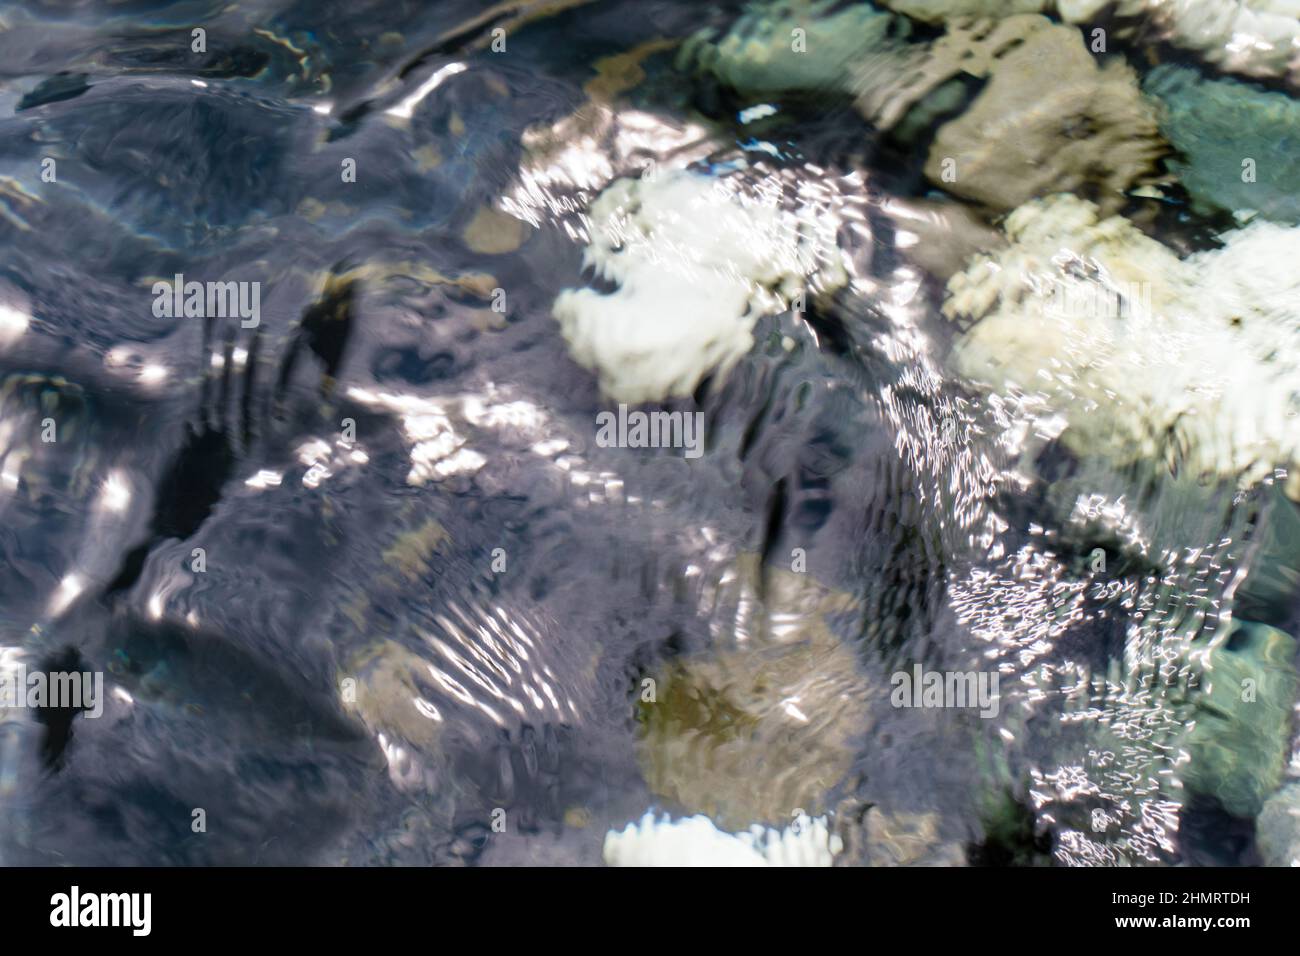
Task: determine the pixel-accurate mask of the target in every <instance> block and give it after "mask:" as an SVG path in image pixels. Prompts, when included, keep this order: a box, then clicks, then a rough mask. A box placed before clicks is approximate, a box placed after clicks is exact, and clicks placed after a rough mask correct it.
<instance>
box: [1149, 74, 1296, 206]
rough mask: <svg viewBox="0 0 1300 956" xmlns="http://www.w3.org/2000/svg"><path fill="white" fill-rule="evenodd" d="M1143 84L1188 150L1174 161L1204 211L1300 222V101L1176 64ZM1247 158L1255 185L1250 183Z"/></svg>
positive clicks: (1172, 137) (1173, 136) (1170, 135)
mask: <svg viewBox="0 0 1300 956" xmlns="http://www.w3.org/2000/svg"><path fill="white" fill-rule="evenodd" d="M1143 89H1144V90H1145V92H1146V93H1147V94H1149V95H1151V96H1154V97H1156V98H1158V99H1159V100H1160V101H1161V102H1162V103H1163V109H1162V110H1161V120H1160V129H1161V132H1162V133H1164V136H1165V138H1166V139H1168V140H1169V141H1170V142H1171V143H1172V144H1173V145H1174V146H1175V147H1177V149H1178V150H1179V151H1180V152H1181V153H1182V155H1183V159H1170V160H1168V165H1169V168H1170V170H1171V171H1172V172H1174V173H1175V174H1176V175H1177V176H1178V177H1179V178H1180V179H1181V180H1182V183H1183V185H1184V186H1185V187H1186V188H1187V191H1188V192H1189V193H1190V194H1191V196H1192V199H1193V205H1194V206H1195V208H1196V209H1197V211H1198V212H1212V211H1214V210H1227V211H1228V212H1240V211H1245V210H1254V211H1256V212H1258V213H1259V214H1260V215H1261V216H1263V217H1264V218H1266V219H1271V220H1274V221H1276V222H1286V223H1300V102H1298V101H1296V100H1294V99H1292V98H1291V97H1289V96H1287V95H1286V94H1285V93H1275V92H1268V91H1266V90H1264V89H1263V88H1261V87H1259V86H1256V85H1254V84H1251V83H1242V82H1240V81H1238V80H1232V79H1226V78H1221V79H1205V78H1203V77H1202V76H1201V75H1200V74H1199V73H1197V72H1196V71H1195V70H1193V69H1189V68H1188V67H1183V66H1174V65H1165V66H1160V67H1157V68H1156V69H1154V70H1152V71H1151V73H1150V74H1149V75H1148V76H1147V78H1146V81H1145V83H1144V84H1143ZM1246 160H1253V163H1254V169H1253V175H1254V180H1255V181H1254V182H1246V181H1244V180H1243V177H1244V176H1245V175H1246V170H1247V166H1244V165H1243V164H1244V163H1245V161H1246Z"/></svg>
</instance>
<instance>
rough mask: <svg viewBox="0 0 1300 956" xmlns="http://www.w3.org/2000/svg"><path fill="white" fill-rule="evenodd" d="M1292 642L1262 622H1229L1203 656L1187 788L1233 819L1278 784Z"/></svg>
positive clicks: (1290, 694) (1292, 691) (1291, 689)
mask: <svg viewBox="0 0 1300 956" xmlns="http://www.w3.org/2000/svg"><path fill="white" fill-rule="evenodd" d="M1295 650H1296V642H1295V640H1294V639H1292V638H1291V637H1290V635H1288V634H1286V633H1284V632H1283V631H1279V630H1278V629H1277V628H1275V627H1269V626H1268V625H1267V624H1256V623H1253V622H1249V621H1240V620H1237V621H1233V624H1232V629H1231V631H1230V632H1229V633H1228V636H1227V638H1226V639H1225V640H1222V641H1221V642H1219V643H1217V644H1216V646H1214V647H1212V648H1211V649H1210V650H1209V651H1208V652H1207V654H1206V658H1205V663H1204V670H1203V674H1202V677H1201V688H1200V692H1199V694H1198V695H1197V697H1196V698H1195V701H1194V705H1195V708H1194V711H1193V718H1192V719H1193V726H1192V729H1191V730H1190V731H1189V733H1188V735H1187V738H1186V741H1185V748H1186V750H1187V752H1188V754H1189V755H1190V756H1191V762H1190V763H1189V764H1188V766H1187V768H1186V770H1185V771H1184V773H1183V783H1184V784H1186V786H1187V788H1188V790H1189V791H1191V792H1193V793H1200V794H1204V795H1206V796H1211V797H1214V798H1215V799H1217V800H1218V801H1219V803H1220V804H1222V806H1223V808H1224V809H1225V810H1227V811H1228V812H1229V813H1231V814H1232V815H1233V816H1238V817H1254V816H1257V815H1258V814H1259V812H1260V810H1261V808H1262V807H1263V805H1264V801H1265V800H1266V799H1267V798H1268V797H1269V795H1270V794H1272V793H1273V792H1274V791H1275V790H1277V788H1278V786H1279V785H1280V784H1281V782H1282V773H1283V770H1284V769H1285V765H1286V756H1287V742H1288V739H1289V732H1290V724H1291V708H1292V706H1293V704H1294V701H1295V695H1296V672H1295V669H1294V667H1293V665H1292V661H1293V658H1294V655H1295Z"/></svg>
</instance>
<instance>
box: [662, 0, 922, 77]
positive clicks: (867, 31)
mask: <svg viewBox="0 0 1300 956" xmlns="http://www.w3.org/2000/svg"><path fill="white" fill-rule="evenodd" d="M834 7H835V3H834V2H833V0H779V2H775V3H756V4H751V5H750V6H748V7H747V8H746V9H745V12H744V13H743V14H742V15H741V17H740V18H739V19H738V20H737V21H736V22H735V24H733V25H732V27H731V29H730V30H729V31H728V32H727V33H726V34H725V35H724V36H723V37H721V38H720V39H717V40H716V41H715V40H714V36H713V33H712V32H711V31H703V32H701V33H699V34H696V35H695V36H694V37H692V38H691V39H690V40H689V41H688V42H687V43H686V44H685V45H684V46H683V48H682V51H681V53H680V54H679V56H678V60H677V65H678V67H679V68H682V69H688V68H692V67H693V68H695V69H698V70H700V71H701V72H704V73H709V74H712V75H713V76H715V77H717V79H718V80H719V81H720V82H722V83H724V84H725V85H727V86H729V87H731V88H732V89H736V90H741V91H744V92H747V93H788V92H794V91H817V90H822V91H825V90H838V89H840V88H841V87H842V86H843V83H844V80H845V78H846V77H847V76H849V73H850V70H851V68H852V67H853V66H854V65H855V64H857V63H859V62H860V61H861V60H862V59H863V58H864V57H867V56H868V55H870V54H871V53H873V52H874V51H877V50H880V49H882V48H883V47H885V46H886V45H887V39H888V37H889V35H890V33H891V31H892V30H897V29H898V27H899V26H900V21H899V20H898V18H897V17H894V16H892V15H890V14H889V13H884V12H881V11H878V10H876V9H875V8H873V7H872V6H871V5H870V4H866V3H859V4H853V5H851V6H848V7H845V8H844V9H842V10H838V11H834V12H830V13H829V15H826V14H827V13H828V11H833V10H834Z"/></svg>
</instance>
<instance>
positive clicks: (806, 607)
mask: <svg viewBox="0 0 1300 956" xmlns="http://www.w3.org/2000/svg"><path fill="white" fill-rule="evenodd" d="M738 570H739V577H738V579H737V581H736V584H737V586H739V587H740V588H741V589H742V593H744V594H745V596H746V598H747V600H746V601H745V603H746V604H749V605H751V606H755V607H756V609H757V610H758V614H757V615H756V616H755V620H754V621H752V622H748V623H745V624H738V625H737V628H736V634H734V635H726V636H724V638H723V644H724V647H725V648H726V649H725V650H720V651H718V652H716V653H713V654H709V655H707V656H696V657H690V658H686V659H684V660H682V661H680V662H679V663H677V664H675V665H674V666H673V667H672V668H671V670H670V671H669V672H668V673H666V674H665V673H660V674H657V675H655V679H656V684H655V700H654V701H653V702H645V703H642V705H641V711H640V719H641V722H642V726H643V734H642V737H641V740H640V743H639V757H640V763H641V766H642V769H643V771H644V773H645V777H646V781H647V783H648V784H649V786H650V789H651V791H652V792H654V793H655V794H657V795H658V796H661V797H664V798H666V799H670V800H673V801H675V802H676V803H678V804H681V805H682V806H684V807H686V808H687V809H689V810H691V811H696V812H703V813H707V814H708V815H709V816H710V817H712V818H713V819H715V820H717V821H718V823H719V824H720V825H721V826H723V827H725V828H727V829H736V830H739V829H742V828H744V827H747V826H749V825H751V824H754V823H761V824H774V823H780V822H782V821H788V820H790V819H791V818H792V816H797V815H798V814H799V813H802V812H804V811H805V810H807V811H808V812H812V813H821V812H824V811H825V810H826V809H827V807H826V806H825V799H826V794H827V793H829V792H830V791H831V789H832V788H833V787H834V786H835V785H836V784H838V783H839V782H840V781H841V779H842V778H843V777H844V776H845V774H846V773H847V771H848V770H849V768H850V766H851V764H852V761H853V757H854V753H855V747H856V745H857V741H858V739H859V738H860V737H861V736H862V735H865V734H866V733H867V732H868V731H869V730H870V719H869V714H868V707H867V700H868V696H869V684H868V681H867V679H866V678H865V676H864V675H863V674H862V672H861V668H860V667H859V666H858V663H857V660H856V658H855V655H854V652H853V650H852V649H851V648H850V647H849V646H848V645H846V644H845V643H843V642H842V641H841V640H839V639H838V638H837V637H835V635H834V634H832V633H831V631H830V629H829V627H828V625H827V622H826V619H825V618H826V615H827V614H829V613H832V612H834V611H837V610H839V611H844V610H847V609H848V608H849V607H850V606H851V598H850V597H849V596H848V595H837V594H835V592H832V591H829V590H827V589H824V588H822V587H821V586H819V585H818V584H817V583H816V582H815V581H812V580H811V579H809V578H808V576H807V575H806V574H798V573H793V572H789V571H779V570H775V569H766V570H764V569H760V568H758V567H756V564H755V561H754V560H753V559H746V560H745V561H742V563H741V565H740V568H739V569H738ZM760 595H761V597H760ZM759 768H761V770H760V769H759Z"/></svg>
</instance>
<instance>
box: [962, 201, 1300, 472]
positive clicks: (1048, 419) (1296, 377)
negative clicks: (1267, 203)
mask: <svg viewBox="0 0 1300 956" xmlns="http://www.w3.org/2000/svg"><path fill="white" fill-rule="evenodd" d="M1005 230H1006V233H1007V237H1008V239H1009V241H1010V245H1009V246H1008V247H1007V248H1006V249H1005V250H1003V251H1001V252H997V253H993V254H989V255H981V256H977V257H976V258H975V260H974V261H973V262H972V263H971V264H970V265H969V266H968V268H967V269H966V271H965V272H963V273H961V274H958V275H956V276H954V277H953V278H952V279H951V280H950V281H949V284H948V293H949V294H948V299H947V301H946V302H945V304H944V307H943V311H944V313H945V314H946V315H947V316H949V317H950V318H953V319H959V320H963V321H967V320H973V319H977V320H978V321H976V322H975V324H974V325H973V327H971V328H970V329H969V331H968V332H966V334H965V335H964V336H963V337H962V338H961V340H960V341H959V342H958V344H957V346H956V350H955V359H956V364H957V366H958V369H959V370H960V371H961V372H962V373H963V374H964V375H966V376H967V377H968V378H970V379H973V380H975V381H977V382H981V383H983V384H984V385H985V386H988V387H991V388H992V389H994V390H995V391H997V392H998V393H999V394H1001V395H1002V396H1004V397H1010V398H1012V399H1013V400H1015V401H1016V402H1019V403H1021V404H1027V407H1028V406H1029V405H1032V406H1033V407H1034V408H1036V409H1037V410H1038V411H1037V412H1036V413H1035V414H1036V416H1037V419H1038V421H1039V422H1040V424H1041V426H1042V428H1041V432H1042V433H1043V434H1046V435H1048V436H1055V435H1059V436H1060V438H1061V441H1063V442H1064V443H1065V444H1066V445H1067V446H1068V447H1069V448H1070V449H1071V450H1072V451H1074V452H1075V453H1076V454H1079V455H1102V456H1105V457H1108V458H1110V459H1111V460H1112V461H1113V462H1114V463H1117V464H1121V465H1122V464H1128V463H1132V464H1141V465H1143V466H1144V467H1145V468H1156V469H1162V468H1168V469H1170V470H1174V471H1181V470H1182V469H1189V470H1190V472H1191V474H1193V475H1206V476H1210V477H1216V476H1217V477H1219V478H1234V479H1236V480H1238V481H1240V482H1243V483H1249V482H1253V481H1257V480H1259V479H1261V478H1263V477H1265V476H1266V475H1269V474H1271V472H1272V470H1273V468H1274V466H1276V465H1278V464H1292V465H1294V464H1295V463H1296V462H1297V461H1300V434H1297V431H1296V428H1295V425H1294V419H1295V416H1296V414H1297V413H1300V407H1298V405H1297V403H1298V401H1300V400H1298V399H1297V397H1296V396H1297V395H1300V373H1298V372H1297V369H1300V331H1298V329H1300V323H1297V308H1298V306H1297V302H1300V274H1297V272H1296V270H1295V269H1294V266H1293V263H1294V261H1295V260H1296V257H1297V256H1300V229H1288V228H1283V227H1281V226H1277V225H1274V224H1271V223H1264V222H1256V223H1252V224H1251V225H1250V226H1248V227H1246V228H1244V229H1239V230H1234V231H1232V232H1229V233H1227V234H1226V235H1224V236H1223V237H1222V240H1223V242H1224V248H1222V249H1217V250H1210V251H1206V252H1200V253H1196V254H1194V255H1192V256H1190V257H1189V258H1188V259H1186V260H1180V259H1179V258H1178V257H1177V256H1176V255H1175V254H1174V253H1173V252H1172V251H1171V250H1170V249H1168V248H1166V247H1165V246H1163V245H1161V244H1160V243H1158V242H1156V241H1155V240H1153V239H1151V238H1149V237H1148V236H1146V235H1145V234H1144V233H1142V232H1141V231H1139V230H1138V229H1137V228H1136V227H1134V226H1133V225H1132V224H1131V223H1129V222H1128V221H1127V220H1125V219H1122V218H1120V217H1111V218H1103V217H1102V216H1101V215H1100V213H1099V210H1098V209H1097V207H1096V206H1095V205H1093V204H1092V203H1089V202H1086V201H1084V200H1081V199H1078V198H1076V197H1073V196H1068V195H1062V196H1055V197H1052V198H1050V199H1046V200H1039V201H1034V202H1030V203H1027V204H1026V205H1024V206H1022V207H1020V208H1019V209H1017V210H1016V211H1015V212H1014V213H1012V214H1011V215H1010V216H1009V217H1008V218H1007V221H1006V224H1005Z"/></svg>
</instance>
